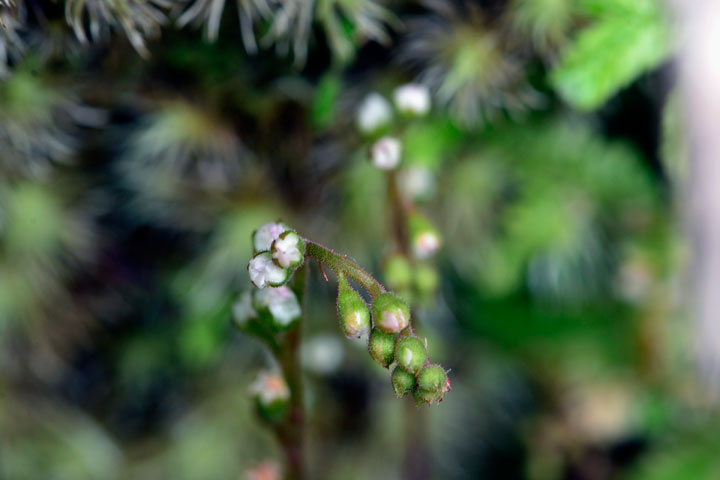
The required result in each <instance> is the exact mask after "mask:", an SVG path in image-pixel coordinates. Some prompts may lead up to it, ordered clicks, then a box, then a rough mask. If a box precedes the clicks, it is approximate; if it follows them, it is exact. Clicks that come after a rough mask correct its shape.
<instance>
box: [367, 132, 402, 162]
mask: <svg viewBox="0 0 720 480" xmlns="http://www.w3.org/2000/svg"><path fill="white" fill-rule="evenodd" d="M401 152H402V145H401V144H400V140H398V139H397V138H393V137H382V138H381V139H380V140H378V141H377V142H375V143H374V144H373V146H372V147H371V148H370V160H371V161H372V164H373V165H375V166H376V167H377V168H379V169H380V170H394V169H395V168H397V166H398V165H400V155H401Z"/></svg>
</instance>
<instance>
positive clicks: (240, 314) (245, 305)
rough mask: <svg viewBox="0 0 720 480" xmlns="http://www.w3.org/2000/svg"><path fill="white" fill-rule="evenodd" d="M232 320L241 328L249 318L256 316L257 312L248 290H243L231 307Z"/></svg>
mask: <svg viewBox="0 0 720 480" xmlns="http://www.w3.org/2000/svg"><path fill="white" fill-rule="evenodd" d="M232 313H233V320H234V321H235V324H236V325H237V326H238V327H240V328H242V327H244V326H245V325H247V323H248V321H250V319H251V318H257V316H258V314H257V312H256V311H255V309H254V308H253V306H252V298H251V297H250V291H245V292H243V293H242V295H240V298H239V299H238V300H237V301H236V302H235V303H234V304H233V307H232Z"/></svg>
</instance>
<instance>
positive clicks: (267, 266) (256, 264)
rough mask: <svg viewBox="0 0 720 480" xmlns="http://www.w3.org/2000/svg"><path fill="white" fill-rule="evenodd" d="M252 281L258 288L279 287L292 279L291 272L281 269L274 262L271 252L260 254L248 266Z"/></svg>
mask: <svg viewBox="0 0 720 480" xmlns="http://www.w3.org/2000/svg"><path fill="white" fill-rule="evenodd" d="M248 273H249V274H250V281H251V282H252V283H253V285H255V286H256V287H258V288H265V287H267V286H271V287H279V286H280V285H283V284H284V283H286V282H287V281H288V279H289V278H290V273H292V272H291V271H290V270H288V269H285V268H282V267H279V266H277V265H276V264H275V262H273V258H272V255H271V254H270V252H260V253H257V254H255V256H254V257H253V258H252V260H250V263H249V264H248Z"/></svg>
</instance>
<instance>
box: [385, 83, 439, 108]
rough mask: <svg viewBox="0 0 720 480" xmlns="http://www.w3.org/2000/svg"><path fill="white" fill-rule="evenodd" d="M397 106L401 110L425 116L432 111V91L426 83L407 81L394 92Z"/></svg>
mask: <svg viewBox="0 0 720 480" xmlns="http://www.w3.org/2000/svg"><path fill="white" fill-rule="evenodd" d="M393 100H394V101H395V106H396V107H397V109H398V110H400V112H402V113H405V114H409V115H416V116H423V115H426V114H427V113H428V112H429V111H430V91H429V90H428V88H427V87H426V86H425V85H421V84H419V83H407V84H405V85H401V86H400V87H398V88H396V89H395V91H394V92H393Z"/></svg>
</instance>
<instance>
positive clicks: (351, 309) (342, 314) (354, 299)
mask: <svg viewBox="0 0 720 480" xmlns="http://www.w3.org/2000/svg"><path fill="white" fill-rule="evenodd" d="M337 311H338V318H339V320H340V327H341V328H342V330H343V333H344V334H345V336H346V337H347V338H359V337H361V336H363V335H366V334H367V333H368V332H370V309H369V308H368V306H367V304H366V303H365V300H363V298H362V296H360V294H359V293H358V292H357V291H356V290H355V289H353V288H352V287H351V286H350V285H349V284H348V281H347V278H345V275H344V274H342V273H339V274H338V298H337Z"/></svg>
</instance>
